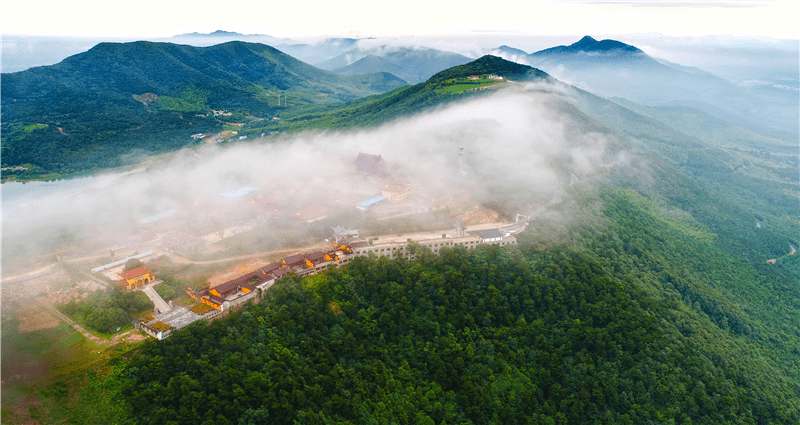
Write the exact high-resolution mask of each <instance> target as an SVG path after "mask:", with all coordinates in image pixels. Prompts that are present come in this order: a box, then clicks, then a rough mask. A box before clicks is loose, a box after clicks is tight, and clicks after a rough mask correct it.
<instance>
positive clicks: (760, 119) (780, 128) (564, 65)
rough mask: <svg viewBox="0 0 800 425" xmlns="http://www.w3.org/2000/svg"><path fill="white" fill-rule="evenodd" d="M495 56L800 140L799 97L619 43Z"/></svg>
mask: <svg viewBox="0 0 800 425" xmlns="http://www.w3.org/2000/svg"><path fill="white" fill-rule="evenodd" d="M493 52H494V53H495V54H497V55H499V56H501V57H504V58H506V59H509V60H514V61H518V62H520V63H525V64H528V65H531V66H534V67H537V68H539V69H542V70H543V71H546V72H548V73H550V74H551V75H553V76H554V77H556V78H558V79H560V80H562V81H566V82H568V83H570V84H574V85H576V86H577V87H581V88H584V89H587V90H590V91H592V92H594V93H597V94H599V95H601V96H607V97H613V96H616V97H621V98H625V99H628V100H632V101H634V102H637V103H643V104H647V105H662V104H674V105H687V106H692V107H695V108H699V109H702V110H704V111H706V112H708V113H711V114H712V115H716V116H720V117H721V118H724V119H727V120H732V119H733V120H734V121H736V124H737V125H742V126H744V127H748V128H750V129H753V130H758V131H760V132H762V133H763V134H767V135H769V136H773V137H776V136H778V137H780V136H782V138H783V139H784V140H786V139H787V138H789V139H790V138H795V137H796V135H797V122H798V119H800V115H798V108H797V107H796V104H797V99H796V98H797V96H796V93H794V94H792V93H790V92H777V91H775V92H771V93H758V92H754V91H753V90H748V89H747V88H745V87H742V86H738V85H736V84H734V83H732V82H730V81H728V80H725V79H723V78H720V77H717V76H715V75H713V74H711V73H708V72H705V71H701V70H699V69H697V68H691V67H686V66H682V65H678V64H674V63H671V62H668V61H664V60H657V59H655V58H653V57H651V56H649V55H647V54H646V53H645V52H643V51H642V50H640V49H638V48H636V47H634V46H631V45H628V44H625V43H622V42H619V41H615V40H602V41H597V40H595V39H594V38H592V37H589V36H586V37H583V38H582V39H580V40H579V41H577V42H575V43H573V44H571V45H568V46H556V47H552V48H549V49H544V50H540V51H537V52H534V53H531V54H527V53H525V52H524V51H522V50H519V49H514V48H511V47H508V46H501V47H499V48H497V49H494V50H493ZM793 105H794V106H795V107H792V106H793ZM721 112H722V113H721Z"/></svg>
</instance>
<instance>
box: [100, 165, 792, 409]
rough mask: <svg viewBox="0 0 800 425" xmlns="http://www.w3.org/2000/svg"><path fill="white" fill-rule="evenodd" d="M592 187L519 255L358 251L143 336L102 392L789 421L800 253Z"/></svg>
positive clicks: (279, 403)
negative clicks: (769, 261) (245, 300)
mask: <svg viewBox="0 0 800 425" xmlns="http://www.w3.org/2000/svg"><path fill="white" fill-rule="evenodd" d="M664 177H668V176H664ZM673 178H675V177H674V176H673ZM698 190H700V189H699V188H695V189H690V190H689V192H690V193H691V192H696V191H698ZM587 195H588V193H580V192H579V191H576V193H575V199H576V201H575V202H574V203H570V205H568V206H567V207H569V208H573V207H580V208H582V209H585V210H588V209H591V208H598V207H599V208H600V211H601V216H599V217H595V219H591V220H589V221H586V222H584V223H583V225H581V226H577V227H571V226H567V227H559V226H557V225H548V224H544V223H543V224H541V225H540V227H539V228H538V229H536V231H535V232H534V233H529V234H527V236H526V235H521V236H520V242H521V244H522V245H521V247H520V248H512V249H500V248H497V247H481V248H480V249H477V250H461V249H455V250H445V251H444V252H443V253H442V254H441V256H435V255H433V254H430V253H427V254H424V255H421V256H420V258H419V259H418V260H415V261H408V260H405V259H402V258H401V259H398V260H394V261H392V260H388V259H386V258H385V257H382V258H358V259H356V260H355V261H354V262H353V263H352V264H350V265H348V266H346V267H342V268H338V269H333V270H330V271H327V272H325V273H323V274H320V275H317V276H314V277H310V278H305V279H302V280H301V279H300V278H298V277H296V276H289V277H287V278H284V279H282V280H281V281H280V282H279V283H278V284H277V285H276V286H275V287H273V288H272V289H270V290H269V291H268V292H267V293H266V297H267V299H266V300H264V301H263V302H261V303H259V304H254V305H250V306H248V307H246V308H245V309H243V310H242V311H240V312H238V313H235V314H233V315H232V316H231V317H230V318H228V319H226V320H220V321H214V322H213V323H211V324H210V325H205V324H203V323H197V324H194V325H192V326H191V327H189V328H185V329H183V330H182V331H180V332H179V333H177V334H176V335H175V336H173V337H171V338H170V339H167V340H165V341H162V342H159V341H150V342H148V343H146V344H145V345H144V346H142V347H141V349H140V350H139V351H138V353H137V354H136V355H134V356H133V358H132V359H131V360H130V361H129V362H127V363H125V364H119V365H118V366H117V368H116V370H115V372H114V373H113V374H112V375H111V376H109V378H108V379H107V380H106V382H105V383H104V388H105V389H106V391H108V393H107V394H109V395H111V398H110V400H109V402H110V403H115V404H116V405H117V409H116V410H115V412H116V413H115V414H117V415H119V416H117V417H115V418H116V419H118V420H120V421H124V420H128V421H131V422H132V423H154V424H155V423H221V424H226V423H230V424H237V423H240V424H248V423H263V422H264V421H266V420H268V421H269V422H271V423H384V422H394V423H435V424H439V423H498V424H500V423H502V424H507V423H631V424H635V423H648V422H653V423H659V422H674V423H732V424H733V423H785V424H790V423H796V422H797V421H798V420H800V410H799V409H800V406H799V405H798V398H797V388H798V386H797V377H798V375H797V372H798V370H800V368H798V363H797V358H798V356H799V355H800V353H798V351H797V350H798V348H797V345H796V344H794V343H793V342H795V341H797V338H798V334H797V329H796V327H793V326H792V325H791V323H782V322H783V318H784V317H787V316H785V314H791V313H790V312H792V311H795V312H796V311H797V307H798V306H797V305H795V304H796V297H794V296H795V295H796V292H797V290H796V288H792V287H790V286H788V285H787V279H789V280H791V279H795V281H796V279H797V274H798V272H797V269H796V266H797V261H792V262H791V263H788V264H784V265H781V266H778V267H773V266H766V267H761V266H759V265H754V264H752V263H751V262H750V261H748V259H747V256H748V254H747V253H741V252H737V251H736V250H732V249H730V247H726V246H725V245H726V244H725V243H724V242H725V239H726V238H727V236H726V235H718V234H715V233H714V232H713V231H711V230H710V229H711V228H710V227H709V226H707V225H706V224H703V222H705V223H708V224H711V225H713V220H714V218H713V217H702V218H701V222H697V221H694V220H691V219H689V220H686V219H685V218H684V219H680V220H676V219H675V218H674V217H670V216H669V215H665V214H664V213H663V212H660V209H659V208H658V207H657V206H656V205H655V204H653V201H651V200H648V199H647V198H646V197H644V196H642V195H641V194H639V193H638V192H637V191H635V190H628V189H624V190H603V191H602V192H601V193H600V199H601V200H602V203H601V204H597V198H596V197H595V196H596V195H597V194H596V193H594V194H593V196H592V197H591V198H590V197H588V196H587ZM712 204H713V202H712ZM708 208H710V209H715V208H716V206H714V205H711V206H709V207H708ZM554 241H558V242H554ZM721 242H722V243H721ZM725 265H727V266H725ZM723 279H726V281H724V282H723V281H722V280H723ZM765 284H766V285H771V286H772V287H771V288H769V289H765V288H760V287H761V286H763V285H765ZM759 293H764V294H766V293H770V294H784V295H779V296H778V300H777V301H775V302H773V301H771V300H768V299H761V298H760V296H759V295H757V296H755V297H754V296H753V295H754V294H759ZM770 339H772V340H775V339H777V340H776V341H773V342H774V343H775V345H774V346H773V348H772V349H768V348H767V347H769V346H772V344H773V342H767V340H770ZM778 341H780V342H778ZM765 349H766V350H767V351H761V350H765ZM758 352H761V354H757V353H758ZM784 368H786V369H784ZM787 372H789V373H787Z"/></svg>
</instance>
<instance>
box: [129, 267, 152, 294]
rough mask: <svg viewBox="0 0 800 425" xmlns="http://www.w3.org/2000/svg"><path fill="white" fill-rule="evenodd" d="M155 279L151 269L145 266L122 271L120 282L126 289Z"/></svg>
mask: <svg viewBox="0 0 800 425" xmlns="http://www.w3.org/2000/svg"><path fill="white" fill-rule="evenodd" d="M154 280H156V275H155V273H153V271H152V270H150V269H148V268H147V267H144V266H142V267H137V268H135V269H132V270H129V271H127V272H125V273H122V280H121V281H120V283H121V284H122V285H124V286H126V287H127V288H128V289H134V288H137V287H139V286H142V285H147V284H148V283H150V282H153V281H154Z"/></svg>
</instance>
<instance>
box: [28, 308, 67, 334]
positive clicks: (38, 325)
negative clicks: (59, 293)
mask: <svg viewBox="0 0 800 425" xmlns="http://www.w3.org/2000/svg"><path fill="white" fill-rule="evenodd" d="M59 323H61V321H60V320H59V319H58V318H57V317H56V316H54V315H53V314H51V313H49V312H47V311H42V310H39V309H30V310H26V311H24V312H22V313H21V314H20V315H19V328H18V329H19V332H20V333H25V332H33V331H38V330H40V329H50V328H55V327H56V326H58V324H59Z"/></svg>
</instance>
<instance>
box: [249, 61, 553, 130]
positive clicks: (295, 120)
mask: <svg viewBox="0 0 800 425" xmlns="http://www.w3.org/2000/svg"><path fill="white" fill-rule="evenodd" d="M488 74H494V75H498V76H501V77H505V78H506V79H507V80H512V81H516V82H523V81H534V80H549V79H550V77H549V76H548V75H547V74H546V73H544V72H542V71H540V70H538V69H536V68H531V67H529V66H526V65H520V64H516V63H514V62H509V61H506V60H503V59H501V58H498V57H496V56H491V55H486V56H483V57H482V58H479V59H476V60H474V61H472V62H469V63H467V64H464V65H459V66H456V67H453V68H450V69H446V70H444V71H441V72H439V73H437V74H435V75H434V76H432V77H431V78H430V79H428V81H426V82H424V83H420V84H415V85H412V86H406V87H401V88H398V89H395V90H393V91H391V92H388V93H384V94H380V95H375V96H369V97H365V98H363V99H358V100H354V101H351V102H348V103H347V104H345V105H313V106H308V107H303V108H297V109H293V110H291V111H286V112H285V113H283V114H281V120H280V121H278V122H270V123H266V125H263V124H262V123H253V124H251V125H248V126H245V127H244V129H243V132H244V133H248V134H260V133H265V132H266V133H270V132H297V131H302V130H311V129H347V128H352V127H371V126H377V125H380V124H382V123H385V122H389V121H392V120H394V119H396V118H399V117H405V116H411V115H414V114H418V113H420V112H422V111H424V110H426V109H429V108H433V107H436V106H438V105H443V104H446V103H450V102H454V101H461V100H464V99H466V98H467V97H472V96H482V95H485V94H488V93H489V92H487V91H473V92H468V91H465V90H455V91H452V92H453V93H452V94H455V96H452V95H449V94H451V93H449V92H451V90H448V89H450V88H452V87H453V86H458V85H459V84H462V83H463V80H465V79H466V78H467V77H469V76H471V75H479V76H480V75H484V76H485V75H488Z"/></svg>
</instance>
